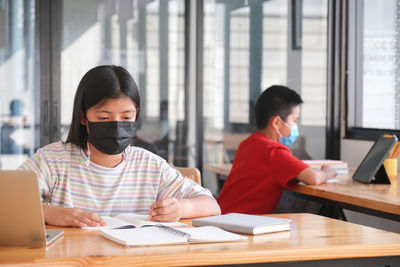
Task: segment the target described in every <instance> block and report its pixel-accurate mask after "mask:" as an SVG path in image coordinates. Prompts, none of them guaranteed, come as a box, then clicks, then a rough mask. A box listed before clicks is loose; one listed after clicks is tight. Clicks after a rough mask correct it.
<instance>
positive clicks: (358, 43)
mask: <svg viewBox="0 0 400 267" xmlns="http://www.w3.org/2000/svg"><path fill="white" fill-rule="evenodd" d="M348 17H349V35H348V39H349V42H348V45H349V48H348V49H349V55H348V57H349V59H348V61H349V64H348V72H349V78H348V84H347V88H348V110H347V126H348V128H347V130H348V131H347V136H349V137H356V138H363V139H364V138H365V139H375V138H376V137H377V135H378V134H380V133H383V132H399V131H400V79H399V77H400V2H399V1H396V0H388V1H379V0H365V1H354V2H350V3H349V15H348Z"/></svg>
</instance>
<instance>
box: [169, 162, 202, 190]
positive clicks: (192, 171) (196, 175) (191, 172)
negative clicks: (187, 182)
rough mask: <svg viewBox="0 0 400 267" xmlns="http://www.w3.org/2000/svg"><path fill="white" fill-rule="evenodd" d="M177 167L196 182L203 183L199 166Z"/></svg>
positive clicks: (184, 175)
mask: <svg viewBox="0 0 400 267" xmlns="http://www.w3.org/2000/svg"><path fill="white" fill-rule="evenodd" d="M174 168H175V169H177V170H178V171H179V172H180V173H181V174H182V176H183V177H186V178H189V179H192V180H193V181H195V182H196V183H198V184H199V185H201V174H200V171H199V169H197V168H185V167H175V166H174Z"/></svg>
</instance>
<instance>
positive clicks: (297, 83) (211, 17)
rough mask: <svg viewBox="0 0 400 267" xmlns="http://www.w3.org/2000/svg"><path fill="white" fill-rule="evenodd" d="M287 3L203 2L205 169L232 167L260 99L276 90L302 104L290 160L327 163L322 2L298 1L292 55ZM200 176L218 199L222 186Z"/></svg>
mask: <svg viewBox="0 0 400 267" xmlns="http://www.w3.org/2000/svg"><path fill="white" fill-rule="evenodd" d="M288 3H290V1H286V0H271V1H244V2H241V1H215V0H206V1H205V2H204V13H205V14H204V81H203V83H204V96H203V110H204V146H203V148H204V149H203V154H204V155H203V157H204V158H203V161H204V164H205V169H207V167H206V166H207V164H210V163H231V162H232V161H233V158H234V156H235V152H236V149H237V147H238V145H239V143H240V142H241V141H242V140H243V139H245V138H246V137H247V136H249V135H250V134H251V133H252V132H253V131H255V120H254V106H255V103H256V101H257V98H258V96H259V95H260V94H261V92H262V91H263V90H265V89H266V88H268V87H269V86H271V85H274V84H280V85H289V86H290V87H291V88H292V89H294V90H296V91H297V92H298V93H299V94H300V95H301V96H302V98H303V100H304V102H305V103H304V104H303V106H302V114H301V119H300V123H299V128H300V135H301V137H300V138H298V141H296V143H295V144H294V145H293V146H292V147H291V148H290V149H291V150H292V152H293V153H294V154H295V155H296V156H298V157H299V158H302V159H306V158H324V157H325V125H326V93H327V85H326V80H327V10H328V1H315V0H305V1H303V5H302V7H301V8H302V10H301V14H302V19H301V22H302V38H301V40H302V41H301V44H300V47H299V48H298V49H292V41H291V40H292V28H291V23H292V20H291V17H292V16H291V15H290V14H291V13H290V12H291V11H292V7H291V6H289V5H288ZM203 176H204V181H205V184H206V186H207V187H209V188H211V189H212V190H213V193H214V194H217V193H218V190H219V189H220V187H221V185H222V181H216V180H215V178H214V177H212V175H211V173H209V172H203ZM218 182H219V183H218Z"/></svg>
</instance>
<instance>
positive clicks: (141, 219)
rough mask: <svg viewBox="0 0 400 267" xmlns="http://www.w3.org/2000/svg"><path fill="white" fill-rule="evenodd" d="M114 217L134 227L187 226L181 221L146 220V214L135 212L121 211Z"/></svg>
mask: <svg viewBox="0 0 400 267" xmlns="http://www.w3.org/2000/svg"><path fill="white" fill-rule="evenodd" d="M115 218H117V219H119V220H121V221H125V222H127V223H129V224H133V225H135V226H136V227H140V226H142V225H157V224H161V225H165V226H170V227H177V226H187V224H184V223H181V222H154V221H149V220H147V215H144V214H137V213H121V214H118V215H116V216H115Z"/></svg>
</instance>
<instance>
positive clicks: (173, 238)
mask: <svg viewBox="0 0 400 267" xmlns="http://www.w3.org/2000/svg"><path fill="white" fill-rule="evenodd" d="M100 234H101V235H102V236H103V237H105V238H107V239H110V240H111V241H114V242H117V243H119V244H122V245H125V246H149V245H166V244H186V243H187V242H188V240H187V237H186V236H180V235H175V234H173V233H170V232H168V231H165V230H163V229H160V228H158V227H143V228H134V229H124V230H104V229H102V230H100Z"/></svg>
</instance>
